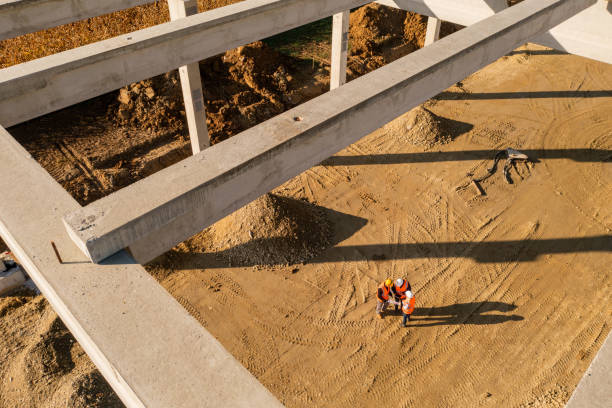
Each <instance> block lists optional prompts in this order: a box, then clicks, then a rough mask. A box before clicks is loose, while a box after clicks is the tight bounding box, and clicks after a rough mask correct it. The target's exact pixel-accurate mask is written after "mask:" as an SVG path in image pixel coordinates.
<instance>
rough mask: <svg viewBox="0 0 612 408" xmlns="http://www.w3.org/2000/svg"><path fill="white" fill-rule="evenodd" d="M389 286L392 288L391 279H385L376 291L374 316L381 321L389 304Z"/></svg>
mask: <svg viewBox="0 0 612 408" xmlns="http://www.w3.org/2000/svg"><path fill="white" fill-rule="evenodd" d="M391 286H393V281H392V280H391V279H386V280H385V281H384V282H383V283H381V284H380V286H379V287H378V290H377V291H376V300H377V302H376V315H377V316H378V318H379V319H382V314H383V312H384V311H385V309H386V308H387V305H388V304H389V295H390V294H391Z"/></svg>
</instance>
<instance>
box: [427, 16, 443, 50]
mask: <svg viewBox="0 0 612 408" xmlns="http://www.w3.org/2000/svg"><path fill="white" fill-rule="evenodd" d="M441 25H442V20H440V19H438V18H435V17H429V18H428V19H427V33H426V34H425V46H428V45H429V44H433V43H434V42H436V41H438V40H439V39H440V26H441Z"/></svg>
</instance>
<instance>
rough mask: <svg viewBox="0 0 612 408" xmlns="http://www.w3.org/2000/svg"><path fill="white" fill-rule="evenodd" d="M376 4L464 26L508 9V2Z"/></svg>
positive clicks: (391, 0) (403, 0)
mask: <svg viewBox="0 0 612 408" xmlns="http://www.w3.org/2000/svg"><path fill="white" fill-rule="evenodd" d="M376 3H379V4H382V5H385V6H389V7H395V8H400V9H402V10H409V11H413V12H415V13H418V14H421V15H423V16H428V17H434V18H437V19H439V20H444V21H450V22H452V23H455V24H460V25H464V26H469V25H472V24H474V23H477V22H478V21H480V20H482V19H485V18H487V17H490V16H492V15H493V14H495V13H497V12H500V11H502V10H504V9H505V8H506V0H378V1H376Z"/></svg>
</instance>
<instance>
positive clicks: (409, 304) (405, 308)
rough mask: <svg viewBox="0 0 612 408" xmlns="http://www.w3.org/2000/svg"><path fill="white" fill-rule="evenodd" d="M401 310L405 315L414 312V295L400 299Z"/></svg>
mask: <svg viewBox="0 0 612 408" xmlns="http://www.w3.org/2000/svg"><path fill="white" fill-rule="evenodd" d="M402 312H404V314H407V315H409V314H412V312H414V296H412V297H411V298H410V299H404V300H402Z"/></svg>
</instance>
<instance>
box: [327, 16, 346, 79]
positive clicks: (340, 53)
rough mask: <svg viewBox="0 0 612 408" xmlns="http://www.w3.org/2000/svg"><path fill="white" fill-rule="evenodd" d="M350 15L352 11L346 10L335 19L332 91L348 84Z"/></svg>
mask: <svg viewBox="0 0 612 408" xmlns="http://www.w3.org/2000/svg"><path fill="white" fill-rule="evenodd" d="M350 14H351V12H350V10H346V11H343V12H342V13H338V14H334V17H333V21H334V23H333V26H332V51H331V54H332V55H331V79H330V89H336V88H338V87H339V86H341V85H343V84H344V83H345V82H346V59H347V50H348V35H349V17H350Z"/></svg>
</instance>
